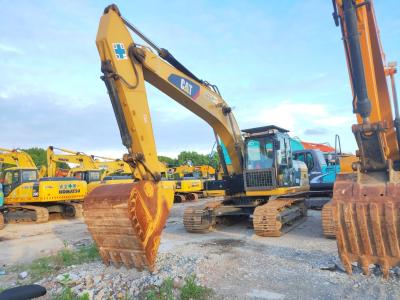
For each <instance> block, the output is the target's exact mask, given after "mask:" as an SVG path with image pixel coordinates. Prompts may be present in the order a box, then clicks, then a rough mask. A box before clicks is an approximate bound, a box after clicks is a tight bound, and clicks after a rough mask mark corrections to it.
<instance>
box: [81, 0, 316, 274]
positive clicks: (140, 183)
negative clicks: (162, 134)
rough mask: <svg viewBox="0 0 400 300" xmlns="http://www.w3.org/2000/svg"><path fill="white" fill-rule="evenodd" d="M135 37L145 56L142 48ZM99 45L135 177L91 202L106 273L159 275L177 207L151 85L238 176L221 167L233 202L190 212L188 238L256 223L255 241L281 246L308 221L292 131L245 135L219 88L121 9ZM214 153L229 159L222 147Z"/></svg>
mask: <svg viewBox="0 0 400 300" xmlns="http://www.w3.org/2000/svg"><path fill="white" fill-rule="evenodd" d="M128 29H130V30H131V31H132V32H134V33H135V34H136V35H138V36H139V37H140V38H142V40H144V41H145V42H146V43H147V44H148V46H140V45H139V44H136V43H135V42H134V41H133V39H132V37H131V34H130V32H129V30H128ZM96 45H97V49H98V51H99V54H100V59H101V71H102V73H103V76H102V80H103V81H104V82H105V85H106V87H107V91H108V94H109V96H110V99H111V104H112V107H113V110H114V113H115V116H116V119H117V123H118V127H119V130H120V134H121V139H122V143H123V145H124V146H125V147H126V148H127V150H128V154H125V155H124V157H123V160H124V161H125V162H127V163H128V164H129V165H130V166H131V168H132V169H133V170H135V171H136V172H137V174H138V175H137V177H136V178H135V182H134V183H130V184H114V185H103V186H99V187H97V188H95V189H94V190H93V191H91V192H90V193H89V194H88V196H87V197H86V198H85V201H84V215H85V222H86V224H87V225H88V229H89V231H90V233H91V235H92V237H93V239H94V240H95V242H96V244H97V245H98V248H99V251H100V254H101V257H102V259H103V261H104V262H105V263H107V264H108V263H114V264H116V265H120V264H123V265H125V266H127V267H134V266H135V267H136V268H139V269H141V268H148V269H150V270H153V268H154V264H155V259H156V255H157V252H158V247H159V243H160V237H161V232H162V230H163V228H164V226H165V222H166V219H167V217H168V214H169V210H170V208H171V206H172V204H173V199H174V189H173V183H171V182H169V181H163V180H161V175H160V173H161V168H160V163H159V161H158V157H157V151H156V146H155V141H154V135H153V129H152V124H151V118H150V113H149V107H148V101H147V95H146V87H145V81H147V82H148V83H150V84H152V85H153V86H154V87H156V88H157V89H159V90H160V91H162V92H163V93H165V94H166V95H168V96H169V97H171V98H172V99H173V100H175V101H176V102H178V103H179V104H181V105H183V106H184V107H186V108H187V109H189V110H190V111H192V112H193V113H194V114H195V115H197V116H199V117H200V118H202V119H203V120H204V121H206V122H207V123H208V124H209V125H210V126H211V127H212V128H213V129H214V132H215V136H216V137H217V142H218V140H219V139H220V140H221V141H222V142H223V143H224V145H225V147H226V149H227V152H228V154H229V157H230V160H231V165H232V168H231V172H228V169H227V168H226V165H225V167H224V171H225V172H224V180H225V181H226V187H227V189H226V194H227V196H226V197H225V199H224V200H223V201H218V202H213V203H208V204H206V205H204V206H202V207H198V208H195V209H187V210H185V215H184V225H185V228H186V229H187V230H188V231H190V232H204V231H207V230H208V229H209V228H210V227H211V226H213V225H214V224H215V222H216V221H217V220H218V219H220V218H225V217H226V218H228V217H233V218H236V217H252V218H253V225H254V230H255V233H256V234H258V235H262V236H279V235H281V234H282V233H283V232H285V231H286V230H287V228H292V227H293V226H294V225H295V224H298V223H299V222H300V221H301V220H302V219H303V217H305V216H306V212H307V210H306V206H305V204H304V200H305V198H306V196H307V194H308V191H309V183H308V174H307V168H306V166H305V164H304V163H301V162H298V161H294V160H293V159H292V155H291V148H290V141H289V136H288V134H287V130H285V129H282V128H279V127H277V126H264V127H258V128H252V129H247V130H243V131H241V130H240V129H239V127H238V125H237V123H236V120H235V118H234V115H233V113H232V109H231V108H230V107H229V106H228V104H227V103H226V102H225V101H224V99H223V98H222V96H221V95H220V93H219V91H218V88H217V87H216V86H215V85H212V84H210V83H208V82H207V81H204V80H200V79H199V78H198V77H196V76H195V75H194V74H193V73H191V72H190V71H189V70H188V69H186V68H185V67H184V66H183V65H182V64H181V63H180V62H178V61H177V60H176V59H175V58H174V57H173V56H172V55H171V54H170V53H169V52H168V51H167V50H165V49H161V48H159V47H157V46H156V45H155V44H154V43H153V42H151V41H150V40H149V39H148V38H146V36H144V35H143V34H142V33H141V32H140V31H139V30H138V29H136V28H135V27H134V26H133V25H132V24H130V23H129V22H128V21H127V20H125V19H124V18H123V17H122V16H121V14H120V12H119V10H118V8H117V7H116V6H115V5H111V6H108V7H107V8H106V9H105V10H104V14H103V16H102V17H101V20H100V25H99V29H98V33H97V39H96ZM217 149H219V153H221V152H222V151H221V146H220V145H218V148H217ZM220 159H221V160H222V161H223V160H224V157H223V155H220ZM289 225H292V226H291V227H290V226H289Z"/></svg>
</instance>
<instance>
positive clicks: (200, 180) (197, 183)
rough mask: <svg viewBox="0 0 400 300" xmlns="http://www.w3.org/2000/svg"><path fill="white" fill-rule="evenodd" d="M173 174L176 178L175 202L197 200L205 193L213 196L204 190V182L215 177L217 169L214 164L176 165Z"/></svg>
mask: <svg viewBox="0 0 400 300" xmlns="http://www.w3.org/2000/svg"><path fill="white" fill-rule="evenodd" d="M173 176H174V178H175V179H176V186H175V198H174V202H185V201H197V200H198V198H199V197H202V196H204V195H206V196H211V195H207V193H205V192H204V183H205V181H207V180H210V179H214V177H213V176H215V169H214V168H213V167H212V166H209V165H198V166H194V165H192V164H191V163H186V164H184V165H181V166H178V167H176V168H175V170H174V171H173Z"/></svg>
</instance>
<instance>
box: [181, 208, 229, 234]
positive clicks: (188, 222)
mask: <svg viewBox="0 0 400 300" xmlns="http://www.w3.org/2000/svg"><path fill="white" fill-rule="evenodd" d="M221 203H222V202H221V201H213V202H209V203H207V204H206V205H205V206H204V205H202V206H195V207H187V208H186V209H185V210H184V212H183V226H184V227H185V229H186V231H187V232H191V233H207V232H210V230H211V229H212V227H213V226H214V225H215V223H216V221H215V216H213V209H214V208H216V207H218V206H220V205H221Z"/></svg>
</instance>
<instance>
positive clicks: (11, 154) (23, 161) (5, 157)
mask: <svg viewBox="0 0 400 300" xmlns="http://www.w3.org/2000/svg"><path fill="white" fill-rule="evenodd" d="M0 163H4V164H11V165H16V166H17V167H19V168H33V169H36V164H35V162H34V161H33V159H32V157H31V156H30V155H29V154H28V153H26V152H24V151H21V150H18V149H14V150H10V149H5V148H0Z"/></svg>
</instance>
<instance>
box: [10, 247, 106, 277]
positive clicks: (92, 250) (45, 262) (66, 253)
mask: <svg viewBox="0 0 400 300" xmlns="http://www.w3.org/2000/svg"><path fill="white" fill-rule="evenodd" d="M99 258H100V256H99V252H98V250H97V248H96V245H94V244H92V245H89V246H83V247H79V248H77V249H74V250H71V249H68V248H64V249H62V250H60V251H59V252H58V253H57V254H56V255H53V256H47V257H42V258H38V259H36V260H34V261H33V262H31V263H30V264H22V265H17V266H14V267H12V268H10V271H11V272H12V271H14V272H22V271H27V272H28V274H29V276H28V280H29V281H30V282H36V281H38V280H40V279H42V278H44V277H47V276H50V275H51V274H54V273H56V272H57V271H59V270H60V269H62V268H63V267H67V266H71V265H79V264H83V263H86V262H91V261H96V260H98V259H99Z"/></svg>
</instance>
